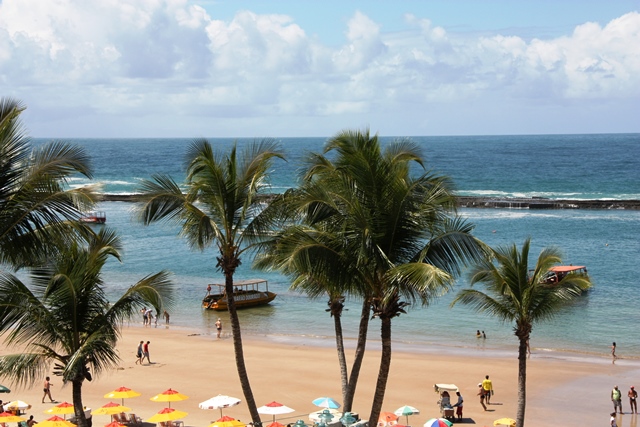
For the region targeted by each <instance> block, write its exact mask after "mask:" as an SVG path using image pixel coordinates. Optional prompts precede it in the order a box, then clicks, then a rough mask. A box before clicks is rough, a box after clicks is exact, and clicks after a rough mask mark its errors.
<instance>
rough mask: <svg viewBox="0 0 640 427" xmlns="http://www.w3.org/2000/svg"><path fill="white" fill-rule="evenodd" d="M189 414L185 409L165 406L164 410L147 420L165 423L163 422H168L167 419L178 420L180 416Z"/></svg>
mask: <svg viewBox="0 0 640 427" xmlns="http://www.w3.org/2000/svg"><path fill="white" fill-rule="evenodd" d="M187 415H189V414H187V413H186V412H184V411H176V410H175V409H173V408H164V409H163V410H161V411H160V412H158V413H157V414H155V415H154V416H152V417H151V418H149V419H148V420H147V422H148V423H163V422H167V421H173V420H178V419H180V418H184V417H186V416H187Z"/></svg>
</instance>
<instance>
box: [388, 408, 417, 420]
mask: <svg viewBox="0 0 640 427" xmlns="http://www.w3.org/2000/svg"><path fill="white" fill-rule="evenodd" d="M393 413H394V414H396V415H397V416H398V417H402V416H405V417H407V424H409V415H417V414H419V413H420V411H419V410H417V409H416V408H414V407H413V406H408V405H405V406H403V407H401V408H398V409H396V410H395V411H393Z"/></svg>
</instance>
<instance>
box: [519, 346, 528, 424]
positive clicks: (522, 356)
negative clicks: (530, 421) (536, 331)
mask: <svg viewBox="0 0 640 427" xmlns="http://www.w3.org/2000/svg"><path fill="white" fill-rule="evenodd" d="M518 339H519V340H520V345H519V346H518V410H517V412H516V427H524V411H525V407H526V405H527V341H528V340H529V334H527V335H526V336H518Z"/></svg>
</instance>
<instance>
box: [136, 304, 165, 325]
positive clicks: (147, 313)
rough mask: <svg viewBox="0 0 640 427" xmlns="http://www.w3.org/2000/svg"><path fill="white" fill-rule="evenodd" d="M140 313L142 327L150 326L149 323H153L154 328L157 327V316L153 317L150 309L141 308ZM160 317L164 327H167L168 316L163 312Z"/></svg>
mask: <svg viewBox="0 0 640 427" xmlns="http://www.w3.org/2000/svg"><path fill="white" fill-rule="evenodd" d="M140 313H142V324H143V325H144V326H151V322H153V324H154V325H155V326H158V314H156V315H154V314H153V310H151V309H150V308H146V307H142V309H141V310H140ZM162 317H164V323H165V325H168V324H169V317H170V316H169V312H168V311H167V310H165V311H164V313H163V314H162Z"/></svg>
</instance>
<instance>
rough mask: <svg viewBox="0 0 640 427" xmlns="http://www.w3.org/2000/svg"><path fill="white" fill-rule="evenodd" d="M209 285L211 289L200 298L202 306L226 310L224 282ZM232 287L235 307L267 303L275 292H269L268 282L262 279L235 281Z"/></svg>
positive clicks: (272, 298) (274, 295)
mask: <svg viewBox="0 0 640 427" xmlns="http://www.w3.org/2000/svg"><path fill="white" fill-rule="evenodd" d="M210 286H211V287H212V288H213V290H212V291H211V293H210V294H208V295H207V296H205V297H204V299H203V300H202V308H204V309H207V310H216V311H226V310H228V306H227V294H226V292H225V287H224V284H220V283H212V284H211V285H210ZM233 287H234V292H233V300H234V301H235V303H236V308H246V307H255V306H259V305H265V304H269V303H270V302H271V301H273V300H274V298H275V297H276V294H275V293H273V292H269V284H268V282H267V281H266V280H263V279H250V280H241V281H237V282H234V283H233Z"/></svg>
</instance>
